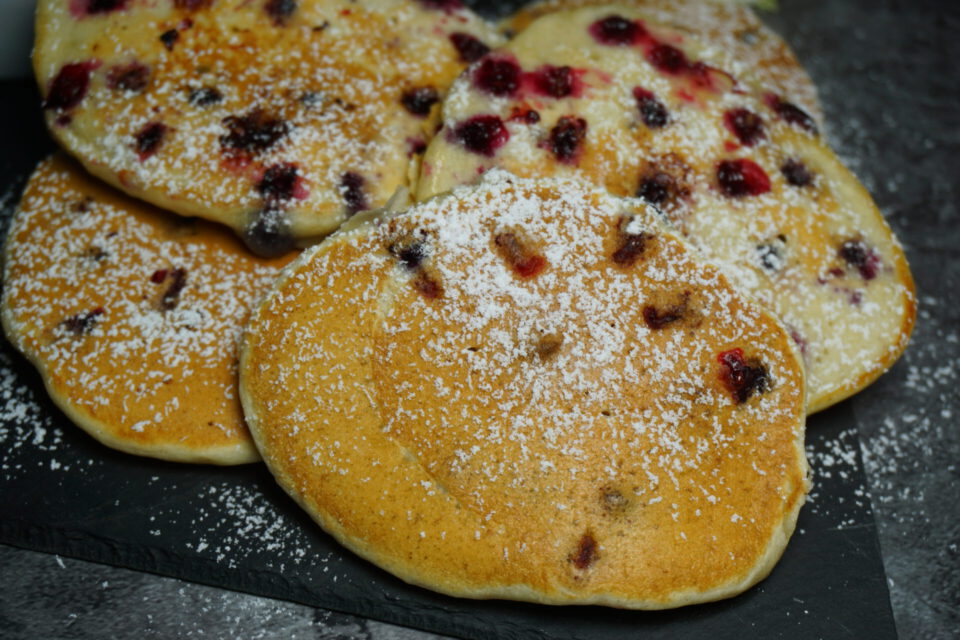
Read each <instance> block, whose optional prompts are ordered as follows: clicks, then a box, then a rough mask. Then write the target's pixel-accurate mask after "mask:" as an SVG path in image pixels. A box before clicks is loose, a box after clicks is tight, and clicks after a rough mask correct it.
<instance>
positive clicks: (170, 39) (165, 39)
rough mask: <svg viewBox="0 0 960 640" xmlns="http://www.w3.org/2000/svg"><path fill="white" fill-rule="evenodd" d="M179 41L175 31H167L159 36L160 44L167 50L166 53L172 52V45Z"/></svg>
mask: <svg viewBox="0 0 960 640" xmlns="http://www.w3.org/2000/svg"><path fill="white" fill-rule="evenodd" d="M179 39H180V32H179V31H177V30H176V29H168V30H166V31H164V32H163V33H161V34H160V42H162V43H163V46H165V47H166V48H167V51H173V45H175V44H177V40H179Z"/></svg>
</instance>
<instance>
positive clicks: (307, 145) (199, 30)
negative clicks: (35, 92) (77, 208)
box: [37, 0, 500, 238]
mask: <svg viewBox="0 0 960 640" xmlns="http://www.w3.org/2000/svg"><path fill="white" fill-rule="evenodd" d="M46 4H48V5H50V8H48V10H47V11H46V12H45V13H44V14H43V15H44V17H45V19H46V23H42V24H41V29H42V30H41V33H46V32H47V31H54V32H55V31H57V29H58V28H59V29H62V30H67V29H69V30H70V32H71V33H73V34H75V37H74V38H73V39H72V40H71V41H70V46H65V45H64V44H63V43H62V41H61V40H60V39H59V36H58V34H56V33H50V34H47V36H46V37H42V38H40V39H39V40H38V42H39V43H40V45H39V47H38V54H37V59H38V68H39V69H40V82H41V85H43V86H46V85H47V84H48V82H49V80H50V78H52V77H54V76H55V75H56V74H57V73H58V72H59V70H60V69H61V67H62V65H63V64H65V63H66V62H68V61H70V60H78V59H87V58H90V59H96V60H97V61H98V62H99V67H97V69H96V70H95V71H93V72H92V76H91V79H90V86H89V91H88V93H87V95H86V96H85V97H84V98H83V99H82V100H81V101H80V102H79V104H78V105H77V106H76V107H71V108H70V109H69V110H68V112H67V113H62V111H63V110H50V109H48V121H49V124H50V125H51V130H52V131H53V133H54V135H55V136H56V137H57V138H59V139H60V141H61V142H62V143H63V144H64V145H65V146H66V147H67V148H69V149H70V150H71V151H72V152H73V153H75V154H77V155H78V156H80V157H82V158H84V159H85V160H86V162H87V163H89V164H94V165H96V166H97V167H98V168H99V170H100V171H101V173H102V174H107V175H108V176H109V177H110V179H111V181H113V182H114V183H115V184H119V185H121V186H122V187H123V188H125V189H127V190H129V191H131V192H133V193H135V194H137V195H138V196H140V197H144V198H146V199H147V200H149V201H151V202H154V203H156V204H158V205H160V206H163V207H165V208H168V209H172V210H175V211H177V212H178V213H181V214H184V215H199V216H202V217H206V218H210V219H213V220H217V221H221V222H225V223H227V224H229V225H230V226H232V227H233V228H235V229H237V230H244V229H248V227H251V228H252V227H253V226H255V224H256V222H257V221H258V215H259V212H261V211H263V210H264V209H267V210H270V211H271V212H272V213H274V214H277V213H279V212H285V213H284V221H283V230H284V232H285V233H290V234H292V235H293V236H295V237H298V238H307V237H312V236H317V235H319V234H322V233H327V232H329V231H331V230H333V229H334V228H336V226H337V225H338V224H339V223H340V222H342V221H343V220H344V219H346V218H347V217H349V216H350V215H352V214H353V213H355V211H356V208H355V204H354V203H352V202H350V200H351V198H350V197H348V194H346V193H344V189H343V188H342V186H341V183H342V179H343V176H345V175H356V176H361V177H363V178H364V179H365V182H364V188H365V190H366V192H365V193H364V194H363V196H364V198H363V199H364V201H365V202H366V205H367V206H372V207H377V206H382V205H383V204H384V203H385V202H386V200H387V198H388V197H389V196H390V195H391V194H392V193H393V192H394V190H395V189H396V188H397V187H399V186H402V185H405V184H407V181H408V177H409V176H408V172H409V171H411V170H413V169H415V166H416V158H411V157H410V155H409V153H408V151H409V149H408V145H409V142H408V141H410V140H415V139H422V138H423V137H424V135H426V134H428V133H430V132H429V131H427V129H428V128H429V126H428V124H426V123H425V122H424V120H423V118H422V117H419V116H417V115H413V114H410V113H408V112H407V111H406V110H405V109H403V108H402V106H401V104H400V99H401V96H402V95H403V93H404V91H405V90H407V89H410V88H411V87H431V88H434V89H436V90H437V91H440V92H442V91H444V90H445V88H446V86H447V85H448V84H449V82H450V81H451V80H452V79H453V77H454V76H455V75H456V73H457V72H458V71H459V70H460V69H461V68H462V63H461V62H460V60H459V58H458V55H457V52H456V50H455V48H454V47H453V45H452V44H451V43H450V42H449V40H448V36H449V34H450V33H452V32H454V31H456V32H465V33H472V34H474V35H476V36H477V37H479V38H481V39H482V40H486V41H488V42H490V43H497V42H499V40H500V37H499V36H498V35H497V34H496V32H494V31H493V29H492V28H490V27H488V26H487V25H485V24H484V23H483V22H482V21H481V20H480V19H479V18H477V17H476V16H474V15H473V14H472V13H471V12H470V11H469V10H468V9H466V8H461V9H458V10H457V11H455V12H453V13H446V12H443V11H436V10H432V9H430V8H428V7H424V6H423V5H421V4H420V3H417V2H412V1H408V0H367V1H365V2H362V3H340V2H336V1H326V0H308V1H301V2H297V3H289V4H287V5H286V6H287V7H289V8H290V9H291V15H290V16H289V19H285V20H283V21H282V23H276V22H275V23H273V24H270V22H269V21H267V20H266V19H265V14H264V12H263V5H264V3H262V2H246V1H240V0H233V1H228V0H224V1H223V2H216V3H213V4H210V5H209V6H207V4H208V3H202V5H201V6H200V7H199V8H198V9H197V10H195V11H188V10H186V9H178V8H176V7H175V6H173V5H175V3H168V2H164V3H159V6H152V5H147V6H139V5H138V6H131V7H130V8H129V9H128V10H126V11H123V12H118V13H115V14H111V15H110V16H109V17H107V18H105V19H101V20H97V21H79V22H78V21H75V20H73V19H72V18H70V17H68V16H67V15H66V14H65V10H64V8H63V7H62V6H60V5H63V4H64V3H62V2H46ZM170 30H173V31H174V32H175V33H176V34H177V38H176V40H175V42H173V43H172V45H170V46H167V44H166V43H165V42H164V41H162V40H161V38H160V35H161V34H164V33H167V32H169V31H170ZM133 34H135V35H133ZM131 65H136V66H135V67H134V68H136V69H137V70H139V73H140V76H142V77H138V81H137V82H136V83H134V85H133V86H130V83H129V82H128V83H121V84H120V86H117V82H116V81H115V80H114V81H112V82H111V78H116V76H117V75H118V73H119V72H120V71H123V70H125V69H129V68H131ZM65 117H66V120H65ZM278 166H285V167H294V168H295V170H296V172H297V177H298V178H299V181H298V183H297V184H298V185H299V189H298V190H297V191H296V193H290V194H283V197H280V198H277V197H275V195H276V194H272V195H271V197H267V195H265V193H264V191H265V190H264V189H263V188H262V186H261V180H262V179H263V176H264V175H265V174H266V173H267V172H268V171H269V170H270V168H271V167H278ZM354 199H355V198H354Z"/></svg>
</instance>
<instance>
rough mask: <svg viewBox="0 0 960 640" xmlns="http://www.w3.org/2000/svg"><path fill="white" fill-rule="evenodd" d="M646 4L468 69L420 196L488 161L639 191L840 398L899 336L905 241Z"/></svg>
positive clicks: (910, 300)
mask: <svg viewBox="0 0 960 640" xmlns="http://www.w3.org/2000/svg"><path fill="white" fill-rule="evenodd" d="M645 15H646V13H645V12H644V11H640V10H637V9H635V8H632V7H629V6H613V7H591V8H585V9H580V10H576V11H560V12H556V13H551V14H548V15H545V16H543V17H541V18H539V19H538V20H536V21H535V22H534V23H532V24H531V25H530V26H529V27H527V29H526V30H524V31H523V32H522V33H521V34H520V35H518V36H517V37H516V38H515V39H514V40H512V41H511V42H510V43H508V44H507V45H505V46H504V47H503V48H501V49H499V50H495V51H493V52H491V53H490V54H489V55H488V56H486V57H485V58H483V59H481V60H480V61H478V62H477V63H475V64H474V65H473V66H471V67H470V68H469V69H468V70H467V71H466V72H464V74H463V75H462V76H461V77H460V78H458V79H457V81H456V82H455V83H454V86H453V87H452V88H451V90H450V93H449V95H448V97H447V100H446V102H445V103H444V107H443V111H444V113H443V117H444V129H443V130H441V131H440V132H439V133H438V134H437V136H435V137H434V139H433V141H432V142H431V144H430V146H429V148H428V150H427V153H426V155H425V156H424V159H423V165H422V171H421V179H420V181H419V184H418V192H417V197H418V198H419V199H425V198H429V197H430V196H432V195H434V194H437V193H441V192H443V191H446V190H447V189H450V188H451V187H453V186H455V185H458V184H465V183H471V182H474V181H475V180H476V179H477V176H478V175H481V174H482V173H483V172H484V171H485V170H487V169H489V168H490V167H502V168H505V169H507V170H508V171H510V172H512V173H514V174H517V175H522V176H529V177H540V176H555V175H556V176H577V177H579V178H581V179H586V180H588V181H590V182H591V183H593V184H597V185H600V186H603V187H605V188H607V189H608V190H609V191H610V192H611V193H613V194H615V195H627V196H632V195H637V196H641V197H643V198H644V199H646V200H647V201H648V202H650V203H651V204H653V205H655V206H657V207H658V208H660V209H662V210H663V211H664V212H665V213H666V214H667V215H668V217H669V218H670V220H671V222H672V224H673V225H674V226H675V227H676V228H677V229H678V230H679V231H680V232H681V233H682V234H683V235H684V236H686V237H687V238H688V239H689V240H691V241H692V242H693V243H694V244H696V245H697V246H698V247H699V248H700V249H702V250H704V251H705V252H706V253H707V254H708V255H709V256H710V257H711V258H713V259H715V260H718V261H720V262H722V263H723V264H724V265H725V267H726V268H727V269H728V270H729V271H730V273H731V276H732V277H733V278H734V279H735V281H736V283H737V284H738V285H739V286H741V287H743V288H745V289H746V290H747V291H749V292H750V293H751V294H753V295H754V296H756V297H757V298H758V299H759V300H760V301H761V302H762V303H764V304H765V305H767V306H768V307H769V308H770V309H771V310H773V311H774V312H775V313H777V314H778V315H779V317H780V318H781V319H782V320H783V321H784V323H785V324H787V325H788V326H789V328H790V329H791V331H792V333H793V334H794V336H795V339H796V341H797V343H798V344H799V345H800V346H801V348H802V350H803V352H804V358H805V361H806V364H807V382H808V385H809V388H808V391H809V396H808V397H809V405H810V406H809V410H810V411H811V412H812V411H817V410H819V409H823V408H825V407H827V406H829V405H831V404H833V403H834V402H837V401H839V400H842V399H843V398H845V397H847V396H849V395H852V394H853V393H855V392H856V391H858V390H860V389H862V388H863V387H864V386H866V385H867V384H869V383H870V382H872V381H873V380H874V379H875V378H877V377H878V376H879V375H880V374H881V373H883V372H884V371H885V370H886V369H887V368H888V367H889V366H890V365H891V364H892V363H893V362H894V361H895V360H896V359H897V358H898V357H899V355H900V354H901V353H902V351H903V349H904V348H905V347H906V344H907V342H908V339H909V336H910V333H911V331H912V327H913V322H914V318H915V313H916V301H915V294H914V285H913V280H912V277H911V275H910V270H909V267H908V265H907V263H906V259H905V257H904V254H903V250H902V249H901V247H900V245H899V243H898V242H897V240H896V238H894V236H893V234H892V232H891V231H890V229H889V227H888V226H887V225H886V223H885V222H884V220H883V217H882V216H881V214H880V212H879V211H878V210H877V207H876V205H875V204H874V203H873V201H872V199H871V198H870V196H869V194H868V193H867V192H866V191H865V190H864V188H863V187H862V186H861V185H860V183H859V182H858V181H857V180H856V178H855V177H854V176H853V175H852V174H851V173H850V172H849V171H848V170H847V169H846V168H845V167H844V166H843V165H842V164H841V162H840V161H839V160H838V159H837V157H836V155H835V154H834V153H833V151H832V150H831V149H830V148H829V147H828V146H827V145H826V143H825V142H824V141H823V140H822V139H821V138H820V136H819V133H818V127H817V124H816V121H815V120H814V119H813V118H812V117H810V116H809V115H808V114H806V113H805V112H804V111H803V110H802V109H800V108H799V107H797V106H796V105H795V104H794V103H793V102H792V101H791V97H790V96H781V95H775V94H773V93H770V92H760V93H757V92H756V91H754V90H753V89H752V88H751V86H750V85H749V84H748V83H743V82H740V79H739V78H738V77H737V76H736V75H734V74H732V73H730V72H729V71H728V70H726V69H721V68H717V67H715V66H713V65H712V63H709V62H704V61H703V60H702V59H701V57H700V54H701V53H702V52H703V51H704V48H703V46H701V44H700V43H698V42H696V41H695V40H694V39H693V38H691V37H690V36H689V35H688V34H686V33H683V32H679V31H677V30H675V29H672V28H670V27H667V26H662V25H659V24H656V23H653V22H650V21H648V20H646V19H645ZM604 29H605V31H604ZM603 33H606V34H607V36H606V37H607V38H608V40H607V41H604V39H603V37H601V35H602V34H603ZM558 34H563V37H559V36H558ZM617 38H621V39H620V40H617Z"/></svg>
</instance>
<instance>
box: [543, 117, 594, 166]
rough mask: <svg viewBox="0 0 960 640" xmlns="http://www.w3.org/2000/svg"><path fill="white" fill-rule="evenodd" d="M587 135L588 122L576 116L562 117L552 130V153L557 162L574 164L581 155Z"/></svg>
mask: <svg viewBox="0 0 960 640" xmlns="http://www.w3.org/2000/svg"><path fill="white" fill-rule="evenodd" d="M586 135H587V121H586V120H584V119H583V118H577V117H574V116H562V117H561V118H560V119H559V120H557V124H555V125H554V126H553V129H551V130H550V151H551V152H552V153H553V155H554V156H555V157H556V159H557V160H559V161H560V162H563V163H565V164H574V163H576V161H577V158H578V157H579V155H580V148H581V145H582V144H583V139H584V138H585V137H586Z"/></svg>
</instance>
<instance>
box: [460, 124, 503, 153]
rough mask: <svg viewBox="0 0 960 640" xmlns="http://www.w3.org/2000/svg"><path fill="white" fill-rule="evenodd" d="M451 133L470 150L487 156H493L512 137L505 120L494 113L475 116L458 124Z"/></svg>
mask: <svg viewBox="0 0 960 640" xmlns="http://www.w3.org/2000/svg"><path fill="white" fill-rule="evenodd" d="M451 133H452V136H453V139H454V140H455V141H457V142H459V143H460V144H462V145H463V146H464V147H466V148H467V150H468V151H472V152H473V153H477V154H480V155H483V156H487V157H492V156H493V154H494V152H496V150H497V149H499V148H500V147H502V146H503V145H505V144H506V143H507V141H508V140H509V139H510V132H509V131H507V127H506V126H504V124H503V120H501V119H500V117H499V116H494V115H480V116H473V117H472V118H470V119H468V120H466V121H464V122H461V123H460V124H458V125H457V126H456V128H454V129H453V131H452V132H451Z"/></svg>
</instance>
